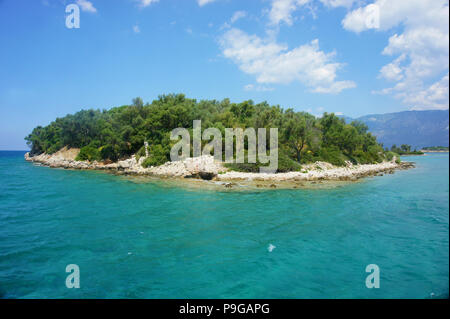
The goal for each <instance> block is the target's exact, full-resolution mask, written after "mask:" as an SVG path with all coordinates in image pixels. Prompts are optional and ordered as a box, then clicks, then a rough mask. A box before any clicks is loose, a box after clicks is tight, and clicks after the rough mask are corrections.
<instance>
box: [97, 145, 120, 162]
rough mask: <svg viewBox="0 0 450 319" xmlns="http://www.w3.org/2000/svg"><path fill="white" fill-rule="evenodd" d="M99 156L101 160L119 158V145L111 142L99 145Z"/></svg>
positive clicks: (115, 159)
mask: <svg viewBox="0 0 450 319" xmlns="http://www.w3.org/2000/svg"><path fill="white" fill-rule="evenodd" d="M100 157H101V158H102V159H103V160H111V161H113V162H115V161H117V160H118V159H119V147H118V146H117V145H114V146H113V145H111V144H108V145H105V146H102V147H100Z"/></svg>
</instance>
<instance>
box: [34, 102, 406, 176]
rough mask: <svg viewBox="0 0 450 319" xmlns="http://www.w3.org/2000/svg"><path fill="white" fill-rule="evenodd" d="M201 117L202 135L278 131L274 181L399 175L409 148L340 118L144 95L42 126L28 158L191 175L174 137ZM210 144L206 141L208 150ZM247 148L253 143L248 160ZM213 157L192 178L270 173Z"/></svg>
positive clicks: (50, 163)
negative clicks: (176, 156) (386, 145)
mask: <svg viewBox="0 0 450 319" xmlns="http://www.w3.org/2000/svg"><path fill="white" fill-rule="evenodd" d="M195 120H201V123H202V129H203V130H204V129H207V128H217V129H218V130H220V132H222V134H224V131H225V129H226V128H243V129H245V128H266V129H267V131H269V129H270V128H277V129H278V134H279V135H278V148H277V152H278V168H277V170H276V174H273V175H274V176H275V175H276V177H274V176H269V177H268V178H270V179H280V178H281V179H283V176H285V177H284V178H286V179H302V178H304V179H306V180H313V179H340V180H342V179H354V178H357V177H362V176H366V175H373V174H379V173H381V172H385V171H392V170H393V169H395V168H398V167H399V166H400V165H401V163H400V155H401V154H404V150H406V151H408V152H409V151H410V149H409V148H408V147H404V146H403V145H402V147H401V148H396V147H395V148H394V147H393V148H392V149H390V150H388V149H383V146H382V145H381V144H379V143H378V142H377V140H376V137H375V136H373V135H372V134H371V133H370V132H368V127H367V125H365V124H364V123H362V122H358V121H353V122H351V123H346V122H345V120H344V119H342V118H340V117H338V116H336V115H335V114H333V113H331V114H329V113H324V114H323V116H322V117H320V118H318V117H315V116H313V115H311V114H308V113H306V112H295V111H294V110H293V109H291V108H288V109H283V108H281V107H280V106H271V105H269V104H268V103H265V102H263V103H259V104H255V103H254V102H253V101H251V100H249V101H244V102H242V103H231V102H230V100H229V99H224V100H222V101H216V100H201V101H197V100H195V99H189V98H186V97H185V95H183V94H170V95H161V96H159V98H158V99H157V100H154V101H153V102H152V103H146V104H144V102H143V100H142V99H141V98H139V97H138V98H135V99H133V101H132V104H131V105H124V106H120V107H114V108H111V109H110V110H94V109H90V110H82V111H80V112H78V113H76V114H73V115H67V116H65V117H62V118H57V119H56V120H55V121H54V122H52V123H50V124H49V125H48V126H45V127H42V126H38V127H36V128H35V129H34V130H33V131H32V133H31V134H29V135H28V136H27V137H26V138H25V139H26V141H27V143H28V145H29V146H30V149H31V150H30V152H29V153H27V155H26V158H27V159H28V160H30V161H34V162H40V163H42V164H45V165H48V166H52V167H64V168H87V169H92V168H94V169H114V170H119V171H125V172H129V173H133V172H134V173H138V174H147V173H148V174H149V175H152V174H153V175H168V176H172V175H173V176H184V177H186V176H188V175H190V173H189V172H188V173H183V172H184V171H183V170H186V169H185V168H186V167H187V166H189V165H190V164H189V163H190V162H189V163H188V164H186V163H184V167H181V168H180V167H179V166H176V163H173V162H172V163H170V162H169V161H170V151H171V148H172V147H173V146H174V144H175V143H176V141H173V140H171V139H170V132H171V131H172V130H173V129H176V128H180V127H181V128H187V129H188V130H189V131H190V132H192V130H193V121H195ZM207 142H208V141H202V145H203V144H206V143H207ZM222 143H225V141H223V140H222ZM146 145H148V146H146ZM267 145H268V146H270V145H269V143H267ZM247 147H248V145H247V140H246V143H245V155H246V157H248V149H247ZM191 153H192V146H191ZM191 156H192V154H191ZM210 157H211V158H212V156H210ZM211 158H206V159H205V156H202V157H201V159H200V162H199V163H195V164H193V165H194V166H195V167H197V169H198V170H200V171H205V170H206V171H207V172H209V171H211V172H212V173H208V174H203V175H202V174H191V175H193V176H200V177H202V178H203V177H205V176H206V179H212V178H217V179H222V180H226V179H242V178H251V179H254V178H259V177H260V176H263V175H264V174H259V173H258V172H259V169H260V168H261V166H264V164H262V163H260V162H259V161H258V162H256V163H248V162H245V163H226V164H225V163H216V162H217V161H214V158H212V159H211ZM213 162H214V163H215V164H214V165H215V166H214V165H213V164H212V163H213ZM199 166H200V168H198V167H199ZM211 166H213V168H209V169H208V167H211ZM180 170H181V172H180ZM187 170H189V169H187ZM191 171H192V170H191ZM203 173H204V172H203ZM236 173H241V175H239V174H236ZM283 173H284V174H285V175H283ZM292 173H297V174H294V175H292ZM242 174H249V175H242ZM286 174H291V175H286ZM266 175H270V174H266Z"/></svg>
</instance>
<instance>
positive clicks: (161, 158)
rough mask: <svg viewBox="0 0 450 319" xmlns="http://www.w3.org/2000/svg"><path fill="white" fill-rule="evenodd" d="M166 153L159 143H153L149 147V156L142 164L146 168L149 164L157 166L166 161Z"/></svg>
mask: <svg viewBox="0 0 450 319" xmlns="http://www.w3.org/2000/svg"><path fill="white" fill-rule="evenodd" d="M168 154H170V153H168V152H167V150H165V149H164V148H163V147H162V146H161V145H159V144H158V145H154V146H152V147H151V150H150V156H149V157H147V158H146V159H145V160H144V162H143V163H142V166H143V167H145V168H147V167H150V166H159V165H162V164H164V163H166V162H167V161H168V159H169V158H168Z"/></svg>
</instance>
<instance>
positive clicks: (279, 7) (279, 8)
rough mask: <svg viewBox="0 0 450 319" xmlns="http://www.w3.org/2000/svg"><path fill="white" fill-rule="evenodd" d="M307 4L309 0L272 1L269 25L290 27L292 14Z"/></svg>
mask: <svg viewBox="0 0 450 319" xmlns="http://www.w3.org/2000/svg"><path fill="white" fill-rule="evenodd" d="M308 2H309V0H272V7H271V9H270V12H269V20H270V25H279V24H280V23H281V22H284V23H286V24H287V25H292V12H294V11H295V10H297V9H298V8H300V7H301V6H303V5H305V4H307V3H308Z"/></svg>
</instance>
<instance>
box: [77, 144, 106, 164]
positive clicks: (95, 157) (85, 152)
mask: <svg viewBox="0 0 450 319" xmlns="http://www.w3.org/2000/svg"><path fill="white" fill-rule="evenodd" d="M76 160H77V161H89V162H93V161H100V160H101V155H100V151H99V150H98V149H97V148H95V147H93V146H84V147H82V148H81V149H80V153H79V154H78V156H77V157H76Z"/></svg>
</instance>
